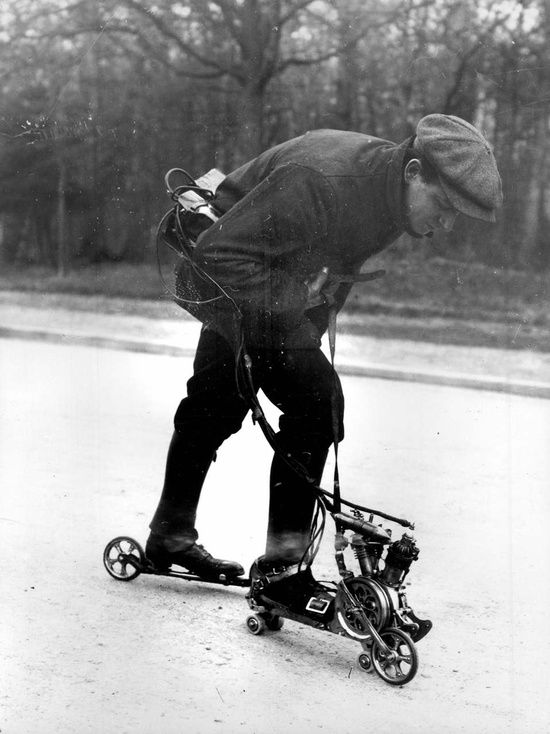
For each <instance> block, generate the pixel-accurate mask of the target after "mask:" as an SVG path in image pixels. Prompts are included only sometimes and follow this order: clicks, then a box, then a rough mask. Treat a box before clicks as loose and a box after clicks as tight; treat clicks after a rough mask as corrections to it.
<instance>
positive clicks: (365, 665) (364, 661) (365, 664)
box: [357, 652, 372, 673]
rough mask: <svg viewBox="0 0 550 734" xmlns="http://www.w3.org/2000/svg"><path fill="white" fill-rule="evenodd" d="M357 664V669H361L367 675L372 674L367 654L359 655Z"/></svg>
mask: <svg viewBox="0 0 550 734" xmlns="http://www.w3.org/2000/svg"><path fill="white" fill-rule="evenodd" d="M357 662H358V663H359V667H360V668H362V669H363V670H364V671H366V672H367V673H372V658H371V656H370V655H369V654H368V653H366V652H362V653H359V656H358V658H357Z"/></svg>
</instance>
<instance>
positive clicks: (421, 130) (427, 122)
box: [415, 114, 502, 222]
mask: <svg viewBox="0 0 550 734" xmlns="http://www.w3.org/2000/svg"><path fill="white" fill-rule="evenodd" d="M415 148H416V149H417V150H418V151H419V152H420V153H422V155H423V156H424V157H425V158H426V159H427V160H428V162H429V163H431V165H432V166H433V167H434V168H435V170H436V171H437V174H438V176H439V181H440V183H441V187H442V188H443V190H444V192H445V194H446V195H447V197H448V199H449V201H450V202H451V204H452V205H453V206H454V207H455V209H457V210H458V211H459V212H462V214H466V216H468V217H473V218H474V219H482V220H485V221H487V222H494V221H495V220H496V217H495V210H496V209H498V207H500V206H501V205H502V182H501V180H500V175H499V172H498V168H497V163H496V160H495V157H494V155H493V151H492V148H491V146H490V145H489V143H488V142H487V140H485V138H484V137H483V135H482V134H481V133H480V132H479V130H477V129H476V128H475V127H474V126H473V125H470V123H469V122H466V120H462V119H461V118H460V117H454V116H453V115H440V114H434V115H427V116H426V117H423V118H422V119H421V120H420V122H419V123H418V125H417V128H416V140H415Z"/></svg>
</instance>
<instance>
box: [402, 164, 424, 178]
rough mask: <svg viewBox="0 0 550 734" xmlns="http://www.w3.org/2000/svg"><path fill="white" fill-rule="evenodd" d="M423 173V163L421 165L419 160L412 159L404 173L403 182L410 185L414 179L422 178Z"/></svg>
mask: <svg viewBox="0 0 550 734" xmlns="http://www.w3.org/2000/svg"><path fill="white" fill-rule="evenodd" d="M421 173H422V163H420V161H419V160H418V158H411V160H410V161H409V162H408V163H407V165H406V166H405V170H404V171H403V180H404V181H405V183H410V182H411V181H412V180H413V179H414V178H417V177H418V176H420V174H421Z"/></svg>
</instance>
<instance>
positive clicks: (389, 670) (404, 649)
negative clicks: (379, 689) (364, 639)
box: [372, 627, 418, 686]
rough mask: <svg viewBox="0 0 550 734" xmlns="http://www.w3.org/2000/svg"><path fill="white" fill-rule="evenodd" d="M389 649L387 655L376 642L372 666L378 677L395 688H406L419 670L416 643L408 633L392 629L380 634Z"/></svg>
mask: <svg viewBox="0 0 550 734" xmlns="http://www.w3.org/2000/svg"><path fill="white" fill-rule="evenodd" d="M380 637H381V638H382V639H383V640H384V642H385V643H386V645H387V646H388V647H389V652H388V653H385V652H384V651H383V650H382V648H381V647H380V645H379V644H378V643H377V642H376V640H375V641H374V643H373V645H372V664H373V666H374V669H375V670H376V672H377V673H378V675H379V676H380V677H381V678H382V679H383V680H385V681H386V683H390V684H391V685H393V686H404V685H405V683H408V682H409V681H411V680H412V679H413V678H414V676H415V675H416V671H417V670H418V653H417V651H416V647H415V645H414V642H413V641H412V640H411V638H410V637H409V635H408V634H407V633H406V632H402V631H401V630H399V629H397V628H395V627H390V628H389V629H386V630H384V632H381V633H380Z"/></svg>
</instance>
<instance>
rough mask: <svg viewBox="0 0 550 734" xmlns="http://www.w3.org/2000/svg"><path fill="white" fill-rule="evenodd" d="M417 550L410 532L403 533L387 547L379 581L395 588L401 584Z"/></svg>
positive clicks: (416, 556) (415, 557) (415, 556)
mask: <svg viewBox="0 0 550 734" xmlns="http://www.w3.org/2000/svg"><path fill="white" fill-rule="evenodd" d="M419 552H420V551H419V549H418V548H417V546H416V543H415V542H414V538H413V536H412V535H411V534H410V533H403V536H402V537H401V538H400V540H396V541H395V542H394V543H392V544H391V545H390V547H389V548H388V552H387V554H386V558H385V559H384V570H383V571H382V573H381V574H380V581H382V583H384V584H386V585H387V586H393V587H395V588H398V587H399V586H401V584H402V583H403V581H404V579H405V576H406V575H407V573H408V572H409V569H410V567H411V563H412V562H413V561H416V559H417V558H418V554H419Z"/></svg>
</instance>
